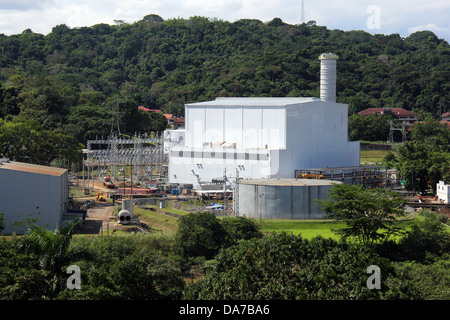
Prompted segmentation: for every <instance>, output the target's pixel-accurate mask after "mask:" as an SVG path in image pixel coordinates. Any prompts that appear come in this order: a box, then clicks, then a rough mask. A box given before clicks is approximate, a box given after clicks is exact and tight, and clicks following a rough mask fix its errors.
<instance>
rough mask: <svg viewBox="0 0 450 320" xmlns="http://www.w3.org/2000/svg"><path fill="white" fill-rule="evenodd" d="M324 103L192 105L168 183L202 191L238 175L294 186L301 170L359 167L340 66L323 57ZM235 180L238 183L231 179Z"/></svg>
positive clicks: (233, 101)
mask: <svg viewBox="0 0 450 320" xmlns="http://www.w3.org/2000/svg"><path fill="white" fill-rule="evenodd" d="M320 60H321V77H320V81H321V83H320V98H313V97H304V98H295V97H284V98H250V97H249V98H247V97H246V98H237V97H236V98H217V99H216V100H213V101H206V102H199V103H191V104H186V105H185V119H186V123H185V131H184V132H180V134H181V135H183V134H184V136H183V137H182V138H180V136H177V137H176V138H175V139H174V140H178V141H180V143H175V144H174V146H171V148H170V150H168V151H169V182H170V183H179V184H193V185H194V186H195V185H198V184H199V183H202V182H205V183H206V182H210V181H212V180H214V179H218V178H222V177H223V175H224V172H226V175H227V177H228V178H229V180H232V179H233V178H234V177H235V176H236V175H237V174H238V175H239V177H240V178H243V179H269V178H293V177H294V171H295V170H297V169H308V168H325V167H345V166H358V165H359V161H360V154H359V150H360V149H359V142H350V141H348V105H346V104H341V103H336V60H337V56H336V55H334V54H322V55H321V56H320ZM230 178H231V179H230Z"/></svg>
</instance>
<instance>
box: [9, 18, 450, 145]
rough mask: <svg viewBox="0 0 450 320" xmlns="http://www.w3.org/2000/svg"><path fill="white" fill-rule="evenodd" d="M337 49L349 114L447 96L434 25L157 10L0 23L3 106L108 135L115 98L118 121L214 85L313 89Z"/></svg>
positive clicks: (128, 122) (139, 123)
mask: <svg viewBox="0 0 450 320" xmlns="http://www.w3.org/2000/svg"><path fill="white" fill-rule="evenodd" d="M322 52H334V53H336V54H338V55H339V56H340V60H339V62H338V88H337V89H338V102H343V103H348V104H349V106H350V107H349V111H350V114H354V113H356V112H358V111H360V110H363V109H365V108H368V107H394V106H395V107H401V108H405V109H407V110H412V111H414V112H416V113H417V114H418V115H419V117H422V118H424V117H425V116H430V115H431V116H433V117H434V118H436V119H437V118H438V117H439V115H440V114H441V113H443V112H445V111H448V107H449V105H450V84H449V81H448V80H449V79H450V46H449V44H448V43H447V42H446V41H444V40H441V39H438V38H437V37H436V36H435V35H434V34H433V33H432V32H428V31H422V32H416V33H414V34H412V35H410V36H409V37H407V38H401V37H400V36H399V35H398V34H392V35H370V34H369V33H366V32H364V31H349V32H344V31H341V30H329V29H327V28H326V27H324V26H318V25H316V24H315V23H314V22H309V23H307V24H301V25H289V24H285V23H284V22H283V21H282V20H281V19H279V18H275V19H273V20H272V21H270V22H268V23H263V22H261V21H258V20H239V21H236V22H227V21H221V20H212V19H208V18H204V17H192V18H190V19H170V20H165V21H164V20H163V19H162V18H160V17H159V16H156V15H148V16H145V17H144V18H143V19H142V20H141V21H138V22H135V23H132V24H127V23H121V22H119V23H117V24H116V25H106V24H99V25H94V26H92V27H83V28H69V27H67V26H66V25H58V26H55V27H54V28H53V30H52V32H51V33H49V34H48V35H42V34H37V33H33V32H32V31H31V30H29V29H28V30H25V31H24V32H23V33H22V34H18V35H12V36H6V35H0V68H1V73H0V81H1V83H2V86H1V88H0V103H1V105H0V118H4V119H5V118H6V119H10V118H8V115H21V117H20V118H21V119H33V120H37V121H38V122H39V123H40V125H42V127H43V129H52V130H53V129H62V130H63V131H64V132H65V133H67V134H69V135H72V136H74V137H75V138H76V139H77V140H78V141H79V142H82V143H85V141H86V139H92V138H95V136H100V135H104V136H106V135H108V133H109V131H110V127H111V109H112V106H115V105H119V109H120V116H121V131H122V132H124V133H127V134H133V133H134V132H148V131H160V130H163V129H164V125H165V122H164V121H165V119H164V118H163V116H162V115H151V117H152V118H150V115H148V114H144V113H143V112H138V111H137V106H138V105H143V106H146V107H152V108H161V109H162V110H163V111H164V112H166V113H172V114H175V115H183V112H184V109H183V105H184V103H186V102H193V101H202V100H207V99H214V98H215V97H216V96H319V60H318V56H319V54H320V53H322Z"/></svg>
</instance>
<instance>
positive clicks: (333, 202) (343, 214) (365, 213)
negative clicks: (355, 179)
mask: <svg viewBox="0 0 450 320" xmlns="http://www.w3.org/2000/svg"><path fill="white" fill-rule="evenodd" d="M319 203H320V205H321V208H322V210H324V211H325V213H326V215H327V217H328V218H330V219H333V220H336V221H341V222H345V224H346V227H344V228H342V229H339V230H337V233H338V234H340V235H341V236H343V237H344V238H353V239H356V240H357V241H358V242H360V243H363V244H366V245H372V244H378V243H383V242H386V241H388V240H389V239H390V238H391V237H392V236H394V235H396V234H398V232H399V230H400V229H399V226H398V225H397V224H396V222H397V221H398V219H399V218H401V217H402V216H404V215H405V211H404V204H405V201H404V199H402V198H401V197H400V195H399V194H397V193H396V192H393V191H391V190H389V189H381V188H373V189H368V188H365V187H363V186H362V185H347V184H334V185H333V186H332V187H331V188H330V190H329V192H328V196H327V199H323V200H320V201H319Z"/></svg>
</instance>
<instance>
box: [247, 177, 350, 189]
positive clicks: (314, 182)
mask: <svg viewBox="0 0 450 320" xmlns="http://www.w3.org/2000/svg"><path fill="white" fill-rule="evenodd" d="M333 183H337V184H340V183H341V182H339V181H332V180H324V179H251V180H240V181H239V184H250V185H262V186H287V187H291V186H331V185H332V184H333Z"/></svg>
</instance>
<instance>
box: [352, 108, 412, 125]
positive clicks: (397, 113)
mask: <svg viewBox="0 0 450 320" xmlns="http://www.w3.org/2000/svg"><path fill="white" fill-rule="evenodd" d="M358 114H359V115H361V116H371V115H377V114H388V115H392V116H393V117H395V118H397V119H398V120H399V121H401V122H403V123H404V124H406V125H411V124H412V123H414V122H416V121H417V117H416V114H415V113H414V112H411V111H408V110H405V109H402V108H367V109H365V110H363V111H360V112H358Z"/></svg>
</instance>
